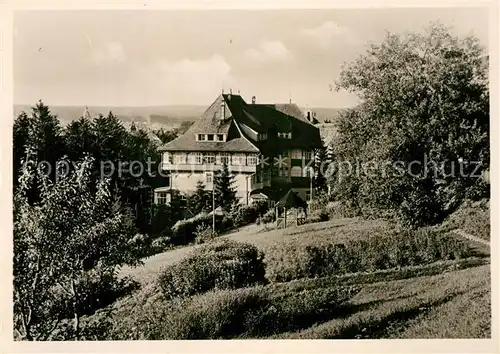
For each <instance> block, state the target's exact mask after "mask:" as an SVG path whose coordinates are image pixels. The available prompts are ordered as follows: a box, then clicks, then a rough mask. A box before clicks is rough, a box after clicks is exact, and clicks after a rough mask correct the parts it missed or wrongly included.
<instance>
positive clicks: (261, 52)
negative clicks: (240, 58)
mask: <svg viewBox="0 0 500 354" xmlns="http://www.w3.org/2000/svg"><path fill="white" fill-rule="evenodd" d="M245 56H246V57H247V58H249V59H251V60H254V61H258V62H281V61H286V60H290V59H291V58H292V53H291V52H290V51H289V50H288V49H287V47H286V46H285V45H284V44H283V43H282V42H280V41H269V40H265V41H262V42H260V43H259V47H258V48H250V49H247V50H246V51H245Z"/></svg>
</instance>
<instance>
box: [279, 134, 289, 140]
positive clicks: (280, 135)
mask: <svg viewBox="0 0 500 354" xmlns="http://www.w3.org/2000/svg"><path fill="white" fill-rule="evenodd" d="M278 138H283V139H291V138H292V133H278Z"/></svg>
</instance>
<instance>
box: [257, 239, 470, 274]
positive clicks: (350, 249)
mask: <svg viewBox="0 0 500 354" xmlns="http://www.w3.org/2000/svg"><path fill="white" fill-rule="evenodd" d="M471 255H472V252H471V250H470V248H469V247H467V246H466V245H465V244H464V243H462V242H460V241H458V240H457V239H455V238H453V237H451V236H448V235H445V234H442V233H439V232H435V231H431V230H428V229H424V230H416V231H399V232H396V231H392V232H390V233H389V234H386V235H377V236H376V237H371V238H369V239H368V240H353V241H348V242H346V243H328V242H326V243H324V244H318V245H309V246H299V245H297V244H294V243H282V244H279V245H273V246H271V247H270V248H269V250H268V251H267V252H266V277H267V278H268V280H270V281H271V282H284V281H290V280H292V279H299V278H314V277H321V276H325V275H340V274H346V273H353V272H359V271H375V270H381V269H388V268H396V267H405V266H412V265H419V264H428V263H432V262H435V261H437V260H447V259H459V258H465V257H468V256H471Z"/></svg>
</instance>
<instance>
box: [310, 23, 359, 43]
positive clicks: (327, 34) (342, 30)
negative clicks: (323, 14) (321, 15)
mask: <svg viewBox="0 0 500 354" xmlns="http://www.w3.org/2000/svg"><path fill="white" fill-rule="evenodd" d="M300 34H301V35H302V36H303V37H304V38H306V39H307V40H309V41H311V42H313V43H315V44H316V45H318V46H320V47H323V48H328V47H331V46H332V45H334V44H335V43H336V42H342V43H350V44H354V43H356V42H357V39H356V37H355V36H354V34H353V33H352V31H350V30H349V28H348V27H345V26H341V25H339V24H337V23H335V22H333V21H327V22H325V23H323V24H322V25H320V26H318V27H315V28H307V29H303V30H301V31H300Z"/></svg>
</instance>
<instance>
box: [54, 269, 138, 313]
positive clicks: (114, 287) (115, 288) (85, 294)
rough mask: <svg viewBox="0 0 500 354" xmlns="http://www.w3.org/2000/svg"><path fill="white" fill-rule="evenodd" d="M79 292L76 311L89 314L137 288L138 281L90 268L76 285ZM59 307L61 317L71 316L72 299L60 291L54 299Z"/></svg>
mask: <svg viewBox="0 0 500 354" xmlns="http://www.w3.org/2000/svg"><path fill="white" fill-rule="evenodd" d="M75 286H76V290H77V291H78V293H79V294H80V298H79V303H78V307H77V311H78V313H79V314H81V315H90V314H92V313H94V312H95V311H96V310H98V309H102V308H104V307H106V306H108V305H110V304H112V303H113V302H114V301H116V299H118V298H120V297H122V296H124V295H126V294H129V293H130V292H132V291H134V290H137V289H138V288H139V283H137V282H136V281H134V280H133V279H130V278H123V279H118V278H117V276H116V274H115V273H114V272H101V271H96V270H92V271H89V272H86V274H85V276H83V277H82V279H81V280H80V282H78V283H77V284H76V285H75ZM55 302H56V303H57V305H56V306H55V307H56V308H59V309H60V312H59V315H60V316H61V318H71V316H72V312H73V308H72V299H71V298H70V297H68V296H67V294H66V293H63V292H61V293H60V294H59V296H58V297H57V300H56V301H55Z"/></svg>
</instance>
